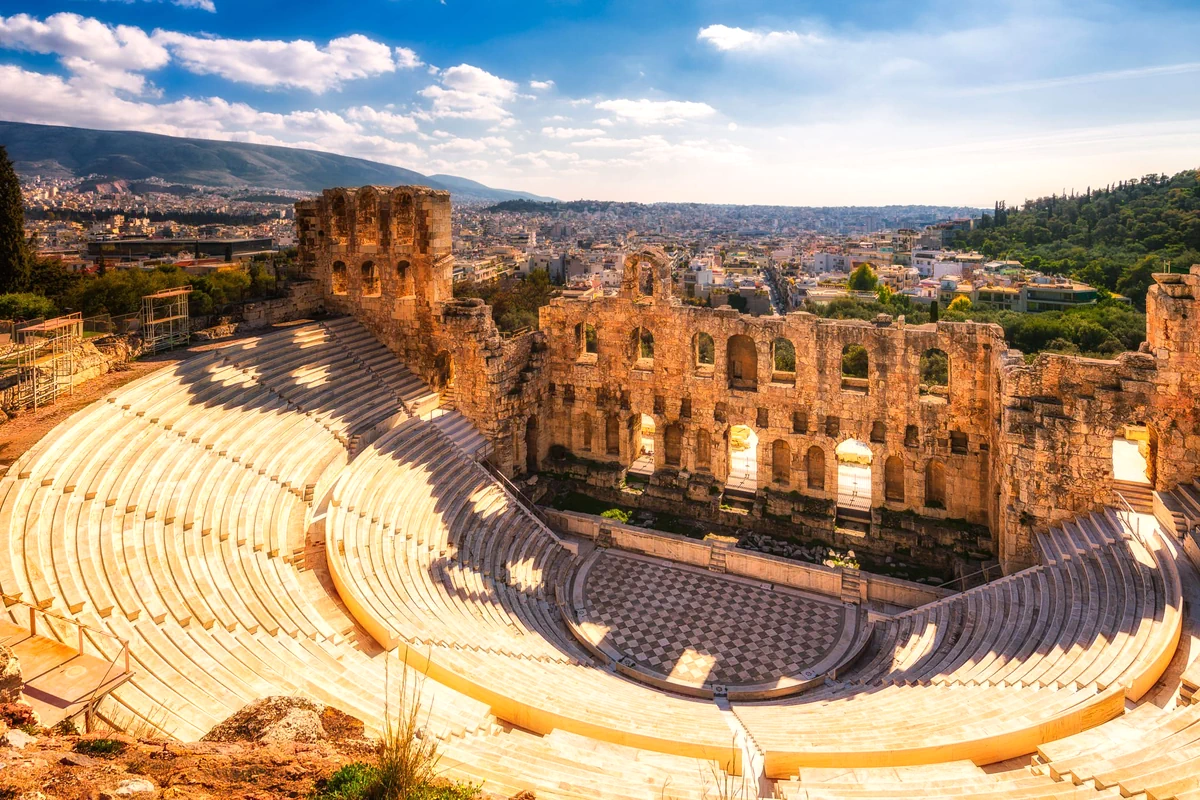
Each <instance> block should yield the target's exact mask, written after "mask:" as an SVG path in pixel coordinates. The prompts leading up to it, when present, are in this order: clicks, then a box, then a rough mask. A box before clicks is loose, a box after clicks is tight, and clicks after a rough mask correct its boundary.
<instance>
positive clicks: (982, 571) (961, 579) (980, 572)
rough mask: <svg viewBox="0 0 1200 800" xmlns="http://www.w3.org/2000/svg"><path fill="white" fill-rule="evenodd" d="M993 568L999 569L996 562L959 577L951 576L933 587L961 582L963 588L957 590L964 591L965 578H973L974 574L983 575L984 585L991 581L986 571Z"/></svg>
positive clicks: (937, 587) (941, 587)
mask: <svg viewBox="0 0 1200 800" xmlns="http://www.w3.org/2000/svg"><path fill="white" fill-rule="evenodd" d="M993 569H1000V565H999V564H996V565H994V566H990V567H984V568H983V569H978V570H975V571H974V572H972V573H970V574H969V575H963V576H961V577H958V578H951V579H950V580H948V581H946V582H945V583H939V584H938V585H937V586H935V587H934V588H935V589H945V588H946V587H947V586H949V585H950V584H952V583H961V584H962V587H963V588H961V589H959V591H962V592H965V591H966V585H967V584H966V581H967V579H968V578H974V577H975V576H976V575H982V576H983V583H984V585H986V584H988V583H991V580H992V579H991V578H989V577H988V573H989V572H991V571H992V570H993ZM1001 573H1003V570H1001Z"/></svg>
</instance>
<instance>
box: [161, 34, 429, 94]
mask: <svg viewBox="0 0 1200 800" xmlns="http://www.w3.org/2000/svg"><path fill="white" fill-rule="evenodd" d="M153 38H154V41H155V42H157V43H159V44H161V45H163V46H165V47H167V48H169V49H170V51H171V53H172V55H174V56H175V58H176V59H177V60H178V61H179V62H180V64H181V65H182V66H183V67H184V68H185V69H187V70H189V71H191V72H195V73H198V74H201V75H219V76H220V77H222V78H225V79H226V80H230V81H235V82H238V83H249V84H253V85H256V86H266V87H296V88H301V89H308V90H309V91H312V92H324V91H327V90H329V89H332V88H335V87H338V86H340V85H341V84H342V83H343V82H344V81H348V80H355V79H359V78H368V77H371V76H374V75H381V74H384V73H388V72H394V71H395V70H396V69H397V68H398V67H413V66H416V64H414V63H412V61H413V60H414V59H415V60H416V61H417V63H420V60H419V59H416V54H415V53H413V52H412V51H411V50H406V49H404V48H397V51H396V52H397V55H398V57H393V54H392V48H390V47H388V46H387V45H386V44H383V43H382V42H376V41H374V40H372V39H369V38H368V37H366V36H363V35H362V34H360V33H355V34H352V35H350V36H341V37H338V38H337V39H331V40H330V41H329V43H328V44H327V45H325V46H324V47H320V46H318V45H317V44H316V43H315V42H311V41H308V40H306V39H296V40H293V41H287V42H285V41H280V40H267V39H220V38H215V37H206V36H192V35H190V34H185V33H176V32H173V31H155V32H154V37H153ZM398 61H399V62H400V63H397V62H398Z"/></svg>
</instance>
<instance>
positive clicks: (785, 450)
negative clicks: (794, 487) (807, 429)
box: [771, 439, 792, 486]
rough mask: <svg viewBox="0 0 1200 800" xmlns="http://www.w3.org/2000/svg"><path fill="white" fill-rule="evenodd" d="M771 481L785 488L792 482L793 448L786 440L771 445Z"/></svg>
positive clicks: (779, 440) (778, 440) (776, 441)
mask: <svg viewBox="0 0 1200 800" xmlns="http://www.w3.org/2000/svg"><path fill="white" fill-rule="evenodd" d="M771 480H773V481H775V483H779V484H783V485H784V486H789V485H790V484H791V482H792V448H791V447H789V446H788V443H787V441H786V440H784V439H776V440H775V443H774V444H773V445H771Z"/></svg>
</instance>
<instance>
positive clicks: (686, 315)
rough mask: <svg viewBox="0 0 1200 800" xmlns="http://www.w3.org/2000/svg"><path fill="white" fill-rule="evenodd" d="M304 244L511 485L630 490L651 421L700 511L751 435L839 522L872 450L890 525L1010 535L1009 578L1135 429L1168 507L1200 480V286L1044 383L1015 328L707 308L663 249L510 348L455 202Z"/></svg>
mask: <svg viewBox="0 0 1200 800" xmlns="http://www.w3.org/2000/svg"><path fill="white" fill-rule="evenodd" d="M297 228H298V234H299V240H300V255H301V262H302V264H303V265H304V266H305V268H306V269H307V270H308V272H309V274H310V275H312V277H314V278H315V279H316V281H317V285H318V286H319V287H320V289H319V291H320V301H321V304H323V305H324V307H325V308H327V309H330V310H334V311H341V312H344V313H347V314H351V315H353V316H354V317H356V318H357V319H358V320H360V321H361V322H362V323H363V324H364V325H366V326H367V327H368V328H369V329H370V330H371V331H372V332H373V333H374V334H375V335H376V336H377V337H378V338H379V339H380V341H382V342H383V343H384V344H386V345H387V346H388V347H389V348H390V349H391V350H392V351H393V352H395V353H396V354H397V355H398V356H399V357H401V358H402V359H403V360H404V361H405V362H406V363H407V364H408V365H409V367H410V368H411V369H413V370H414V371H416V372H418V373H419V374H420V375H421V376H422V377H424V378H425V379H426V380H427V381H429V382H430V383H431V384H432V385H434V386H435V387H437V388H438V389H440V390H442V391H443V392H444V397H445V399H446V400H447V401H448V402H451V403H453V404H454V405H455V406H457V407H458V408H459V409H460V410H461V411H463V413H464V414H466V415H467V416H468V417H469V418H470V419H471V420H472V421H473V422H474V423H475V424H476V426H478V427H479V429H480V430H481V431H483V432H484V433H485V434H486V435H487V436H488V437H489V438H490V440H491V441H492V443H493V447H494V449H495V457H494V460H495V461H496V463H497V464H498V465H499V466H500V467H501V469H503V470H505V471H506V472H508V473H510V474H521V473H524V472H527V471H533V470H537V469H539V467H540V465H541V463H542V462H543V460H544V459H546V457H547V456H548V455H549V454H550V453H551V451H552V449H553V450H554V451H555V452H556V454H559V455H561V454H568V455H570V456H573V457H575V458H578V459H583V460H585V461H587V462H598V466H599V467H600V469H598V470H597V474H601V473H604V468H605V467H607V469H608V472H607V473H605V474H610V475H611V474H618V473H619V472H620V471H621V470H622V469H623V468H625V467H628V466H630V465H631V464H632V463H633V462H634V461H635V460H636V459H637V458H638V455H639V449H640V438H641V428H642V422H641V421H642V416H643V415H646V416H647V417H649V418H650V419H652V420H653V423H654V431H655V432H654V446H653V451H654V455H653V462H654V463H653V468H654V470H656V479H657V481H658V484H659V485H661V486H668V485H669V486H674V487H677V488H678V496H679V497H680V498H686V497H689V496H690V495H689V492H691V491H692V490H693V489H696V491H702V492H703V493H705V494H708V493H709V492H707V491H704V490H707V489H709V488H710V487H711V486H712V485H715V484H717V483H719V482H723V481H725V480H726V479H727V478H728V476H729V473H730V445H729V440H730V435H731V429H732V428H733V426H741V425H744V426H747V427H749V428H751V429H752V430H753V431H754V433H755V434H756V436H757V448H756V451H755V452H756V467H757V477H756V486H753V487H751V488H754V489H757V490H759V492H760V494H762V490H765V489H767V488H770V489H771V490H773V491H774V493H775V494H776V496H778V495H780V494H786V495H790V496H792V497H795V498H798V501H803V500H804V499H805V498H811V499H813V500H821V501H830V500H833V499H836V498H837V495H838V486H839V471H840V470H839V462H838V458H837V456H836V450H837V448H838V446H839V445H842V444H843V443H844V442H846V441H847V440H849V439H855V440H857V441H859V442H861V443H862V444H863V446H865V448H866V449H867V450H869V452H870V461H871V464H870V485H871V489H870V499H869V500H867V501H866V502H867V503H868V504H869V506H870V507H872V508H874V509H876V510H877V511H878V510H880V509H883V510H887V511H894V512H902V511H913V512H915V513H917V514H919V515H922V516H925V517H931V518H935V519H936V518H945V519H950V520H957V519H962V520H966V521H968V522H971V523H976V524H983V525H988V526H989V527H990V529H991V530H992V532H993V536H994V539H995V545H994V549H995V552H996V554H997V555H998V556H999V557H1000V559H1001V561H1002V563H1003V564H1004V565H1005V567H1006V569H1013V568H1018V567H1021V566H1024V565H1026V564H1029V563H1032V562H1033V561H1034V560H1035V554H1034V552H1033V548H1032V541H1033V538H1032V537H1033V534H1034V533H1035V532H1037V531H1039V530H1043V529H1045V528H1046V527H1048V526H1049V525H1050V524H1052V523H1054V522H1057V521H1060V520H1062V519H1065V518H1068V517H1071V516H1074V515H1076V514H1079V513H1081V512H1084V511H1088V510H1092V509H1095V508H1096V507H1098V506H1099V505H1102V504H1107V503H1111V502H1113V500H1114V494H1113V492H1114V485H1113V467H1112V442H1113V439H1114V438H1116V437H1118V436H1120V435H1121V432H1122V431H1123V428H1124V426H1125V425H1127V424H1131V423H1141V424H1144V425H1145V426H1146V427H1147V429H1148V430H1149V433H1150V447H1149V449H1150V452H1151V458H1150V462H1151V473H1152V478H1153V480H1154V485H1155V487H1156V488H1160V489H1166V488H1170V487H1172V486H1174V485H1175V484H1176V483H1178V482H1180V481H1184V480H1192V479H1193V478H1196V477H1197V476H1200V411H1198V409H1197V397H1200V325H1198V323H1200V305H1198V299H1197V298H1200V266H1198V267H1193V268H1192V271H1191V273H1190V274H1188V275H1158V276H1155V279H1156V285H1155V286H1153V287H1151V289H1150V294H1149V297H1148V300H1147V311H1148V316H1149V320H1148V331H1147V345H1146V346H1145V347H1144V348H1143V352H1141V353H1128V354H1124V355H1122V356H1121V357H1119V358H1118V359H1116V360H1114V361H1099V360H1093V359H1084V358H1073V357H1067V356H1054V355H1043V356H1041V357H1039V358H1037V359H1035V360H1034V361H1033V362H1032V363H1026V362H1025V360H1024V359H1023V358H1022V357H1021V355H1020V354H1019V353H1016V352H1015V351H1009V350H1007V348H1006V346H1005V343H1004V338H1003V332H1002V331H1001V330H1000V328H999V327H997V326H994V325H979V324H973V323H948V322H939V323H937V324H931V325H921V326H911V325H906V324H905V323H904V321H903V319H896V320H893V319H891V318H889V317H881V318H880V319H878V320H875V321H873V322H863V321H837V320H824V319H818V318H816V317H814V316H812V315H809V314H805V313H791V314H787V315H786V316H775V317H751V316H747V315H742V314H740V313H738V312H737V311H736V310H734V309H732V308H719V309H704V308H697V307H693V306H685V305H682V304H681V302H680V301H679V300H678V299H676V298H674V297H673V292H672V286H671V270H670V260H669V259H668V258H667V256H666V255H665V254H663V253H662V252H661V251H656V250H647V251H643V252H636V253H632V254H630V255H629V256H628V258H627V259H626V264H625V280H624V282H623V285H622V287H621V290H620V292H619V293H618V295H617V296H611V297H597V298H591V299H572V300H565V299H561V298H559V299H556V300H554V301H552V302H551V304H550V305H549V306H547V307H545V308H543V309H542V310H541V315H540V326H539V327H540V330H539V331H537V332H534V333H530V334H526V335H524V336H519V337H515V338H506V337H504V336H502V335H501V334H500V333H499V331H498V330H497V329H496V326H495V325H494V323H493V322H492V319H491V314H490V309H488V308H487V307H486V306H483V305H482V304H480V303H479V302H478V301H474V300H464V301H458V300H455V299H453V291H452V285H451V275H452V267H453V256H452V254H451V235H450V197H449V195H448V193H446V192H443V191H435V190H432V189H428V188H425V187H412V186H402V187H397V188H384V187H363V188H360V189H329V190H326V191H325V192H324V193H323V194H322V196H321V197H320V198H318V199H315V200H310V201H304V202H301V203H298V204H297ZM780 340H786V342H787V343H789V344H790V347H789V346H788V345H781V344H780ZM849 345H859V346H861V347H863V348H864V349H865V351H866V361H867V368H866V377H865V378H858V377H854V376H849V377H848V376H844V375H843V370H842V356H843V352H844V349H845V348H846V347H847V346H849ZM779 348H782V349H779ZM931 350H939V351H942V352H943V353H945V355H946V356H947V358H948V362H949V385H948V387H946V388H945V389H943V390H933V391H930V390H927V389H925V388H923V387H922V385H921V380H920V364H921V357H922V354H924V353H926V352H928V351H931ZM701 351H704V353H705V357H704V358H700V357H699V354H700V352H701ZM777 351H778V352H782V353H787V352H789V351H794V365H793V366H792V369H788V370H785V369H782V368H780V369H777V367H778V366H780V365H781V364H786V363H789V359H788V358H786V357H785V358H783V359H780V360H778V361H777V359H776V358H775V354H776V352H777ZM709 353H711V357H709V356H708V354H709ZM693 493H694V492H693ZM793 493H794V494H793Z"/></svg>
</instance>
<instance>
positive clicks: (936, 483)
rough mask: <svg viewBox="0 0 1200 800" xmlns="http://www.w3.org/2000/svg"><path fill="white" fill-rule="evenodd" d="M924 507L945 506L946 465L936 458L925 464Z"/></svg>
mask: <svg viewBox="0 0 1200 800" xmlns="http://www.w3.org/2000/svg"><path fill="white" fill-rule="evenodd" d="M925 507H926V508H945V507H946V465H945V464H943V463H942V462H941V461H940V460H939V459H936V458H931V459H929V461H928V462H926V464H925Z"/></svg>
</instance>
